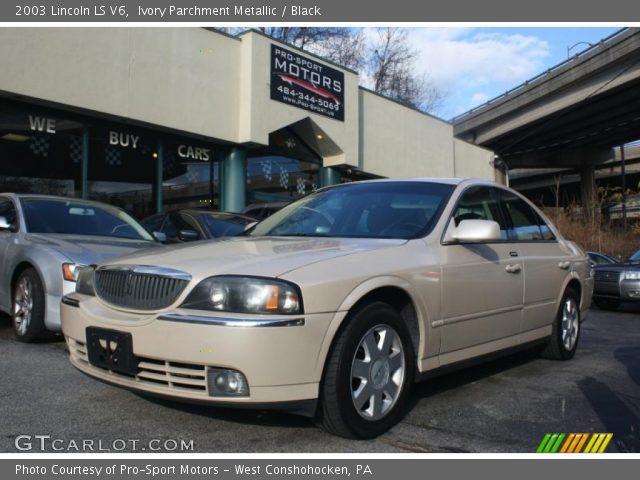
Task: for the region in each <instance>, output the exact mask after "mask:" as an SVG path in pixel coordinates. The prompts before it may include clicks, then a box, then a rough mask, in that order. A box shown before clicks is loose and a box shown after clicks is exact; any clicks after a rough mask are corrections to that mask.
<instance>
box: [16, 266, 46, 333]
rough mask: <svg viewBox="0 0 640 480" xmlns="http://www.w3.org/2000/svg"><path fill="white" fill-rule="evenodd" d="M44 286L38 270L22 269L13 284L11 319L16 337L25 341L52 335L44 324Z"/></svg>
mask: <svg viewBox="0 0 640 480" xmlns="http://www.w3.org/2000/svg"><path fill="white" fill-rule="evenodd" d="M44 313H45V299H44V287H43V285H42V281H41V280H40V276H39V275H38V272H36V271H35V269H33V268H27V269H26V270H24V271H23V272H22V273H21V274H20V276H19V277H18V279H17V280H16V283H15V285H14V286H13V292H12V297H11V319H12V323H13V330H14V332H15V334H16V338H17V339H18V340H19V341H21V342H25V343H31V342H41V341H45V340H49V339H51V338H52V337H53V332H51V331H49V330H47V327H45V325H44Z"/></svg>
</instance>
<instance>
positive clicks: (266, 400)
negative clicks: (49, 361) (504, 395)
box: [61, 178, 593, 438]
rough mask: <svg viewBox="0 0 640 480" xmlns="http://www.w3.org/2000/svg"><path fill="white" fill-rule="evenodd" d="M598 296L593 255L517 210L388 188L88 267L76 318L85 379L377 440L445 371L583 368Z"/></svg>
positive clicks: (517, 199) (456, 187)
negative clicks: (541, 363)
mask: <svg viewBox="0 0 640 480" xmlns="http://www.w3.org/2000/svg"><path fill="white" fill-rule="evenodd" d="M592 290H593V278H592V276H591V271H590V266H589V260H588V258H587V256H586V255H585V253H584V252H583V251H582V250H581V249H580V248H579V247H578V246H576V245H575V244H573V243H572V242H569V241H567V240H565V239H564V238H562V236H561V235H560V233H559V232H558V231H557V230H556V229H555V227H554V226H553V225H552V224H551V223H550V222H549V220H548V219H547V218H545V216H544V215H543V214H542V213H541V212H540V211H539V210H538V209H537V208H536V207H535V206H533V205H532V204H531V203H529V201H527V200H526V199H525V198H523V197H522V196H521V195H519V194H518V193H516V192H514V191H512V190H509V189H507V188H505V187H502V186H500V185H497V184H494V183H490V182H486V181H481V180H468V179H441V178H439V179H420V180H376V181H369V182H357V183H350V184H344V185H339V186H332V187H327V188H324V189H322V190H320V191H318V192H315V193H312V194H310V195H308V196H306V197H304V198H302V199H300V200H298V201H296V202H294V203H291V204H289V205H288V206H286V207H284V208H283V209H282V210H280V211H279V212H277V213H275V214H274V215H272V216H270V217H268V218H267V219H265V220H264V221H262V222H261V223H259V224H257V225H256V226H255V227H253V228H252V229H250V230H248V231H247V232H246V233H245V235H244V236H241V237H234V238H227V239H219V240H213V241H203V242H194V243H190V244H186V245H183V246H178V247H175V246H173V247H160V248H157V249H154V250H152V251H147V252H139V253H135V254H132V255H129V256H126V257H122V258H120V259H118V260H110V261H108V262H106V263H103V264H99V265H97V266H91V267H88V268H85V269H83V270H82V271H81V272H80V274H79V278H78V281H77V287H76V292H75V293H72V294H69V295H67V296H65V297H63V299H62V305H61V314H62V330H63V333H64V335H65V338H66V341H67V344H68V347H69V352H70V359H71V363H72V364H73V365H74V366H75V367H76V368H77V369H79V370H80V371H82V372H84V373H86V374H87V375H90V376H92V377H95V378H97V379H99V380H102V381H105V382H108V383H111V384H113V385H117V386H120V387H124V388H128V389H131V390H135V391H139V392H144V393H146V394H150V395H156V396H163V397H168V398H173V399H177V400H183V401H189V402H201V403H207V404H211V405H225V406H230V405H231V406H238V407H240V406H243V407H244V406H249V407H255V408H278V409H280V408H284V409H287V410H290V411H292V412H296V413H300V414H305V415H309V416H313V417H315V418H316V419H317V420H318V422H319V423H320V425H322V426H323V428H325V429H326V430H327V431H329V432H332V433H334V434H337V435H341V436H344V437H350V438H371V437H374V436H377V435H379V434H381V433H383V432H385V431H386V430H387V429H389V428H390V427H392V426H393V425H394V424H395V423H397V422H398V421H399V419H400V418H401V416H402V414H403V409H404V406H405V403H406V400H407V397H408V395H409V393H410V390H411V385H412V384H413V383H414V382H416V381H418V380H421V379H423V378H426V377H428V376H430V375H432V374H435V373H437V372H438V371H442V370H443V369H445V368H446V369H447V370H449V369H450V368H451V367H456V366H460V365H462V364H467V363H468V361H469V360H471V359H478V360H480V359H482V358H483V357H486V356H487V354H493V353H495V352H501V353H508V352H511V351H513V350H515V349H518V348H522V347H533V346H538V347H539V348H540V350H541V352H542V354H543V356H545V357H547V358H552V359H556V360H569V359H570V358H572V357H573V355H574V353H575V351H576V348H577V345H578V340H579V337H580V322H581V321H582V320H583V319H584V316H585V314H586V312H587V310H588V308H589V305H590V302H591V294H592ZM550 368H551V367H550Z"/></svg>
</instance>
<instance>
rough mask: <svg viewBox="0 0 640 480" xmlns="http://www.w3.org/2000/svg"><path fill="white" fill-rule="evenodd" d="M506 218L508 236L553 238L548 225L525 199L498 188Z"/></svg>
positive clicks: (527, 239)
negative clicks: (508, 226)
mask: <svg viewBox="0 0 640 480" xmlns="http://www.w3.org/2000/svg"><path fill="white" fill-rule="evenodd" d="M499 196H500V198H501V199H502V201H503V205H504V208H505V211H506V213H507V217H508V218H507V219H508V221H509V223H510V229H509V233H510V237H511V238H513V239H515V240H521V241H538V240H554V239H555V236H554V235H553V232H552V231H551V229H550V228H549V226H548V225H547V224H546V223H545V222H544V220H542V218H541V217H540V215H538V214H537V213H536V212H535V210H534V209H533V208H532V207H531V205H529V204H528V203H527V202H526V201H525V200H523V199H522V198H520V197H518V196H517V195H514V194H513V193H511V192H508V191H506V190H500V191H499Z"/></svg>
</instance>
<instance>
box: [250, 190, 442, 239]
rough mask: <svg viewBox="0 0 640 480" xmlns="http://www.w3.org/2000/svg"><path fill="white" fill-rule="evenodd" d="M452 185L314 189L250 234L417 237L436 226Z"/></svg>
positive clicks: (257, 226) (259, 225) (262, 223)
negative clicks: (315, 190)
mask: <svg viewBox="0 0 640 480" xmlns="http://www.w3.org/2000/svg"><path fill="white" fill-rule="evenodd" d="M452 191H453V186H452V185H446V184H441V183H431V182H406V181H404V182H365V183H353V184H347V185H340V186H336V187H330V188H327V189H324V190H321V191H319V192H316V193H312V194H310V195H308V196H306V197H304V198H302V199H300V200H298V201H297V202H294V203H291V204H289V205H287V206H286V207H284V208H283V209H282V210H280V211H279V212H276V213H274V214H273V215H272V216H270V217H269V218H267V219H265V220H264V221H262V222H261V223H259V224H258V225H256V227H255V228H254V229H253V231H252V232H251V233H250V235H251V236H265V235H272V236H309V237H361V238H404V239H409V238H416V237H421V236H424V235H426V234H427V233H429V232H430V231H431V229H432V228H433V226H434V224H435V223H436V221H437V220H438V217H439V216H440V213H441V211H442V208H443V207H444V205H445V203H446V200H447V199H448V198H449V195H450V194H451V192H452Z"/></svg>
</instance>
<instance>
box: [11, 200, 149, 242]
mask: <svg viewBox="0 0 640 480" xmlns="http://www.w3.org/2000/svg"><path fill="white" fill-rule="evenodd" d="M20 202H21V204H22V210H23V211H24V219H25V223H26V224H27V231H29V232H31V233H61V234H72V235H99V236H105V237H119V238H132V239H137V240H139V239H144V240H152V238H151V236H150V235H149V234H148V233H147V231H146V230H145V229H144V228H143V227H142V225H140V224H139V223H137V222H136V221H135V220H134V219H133V218H131V217H130V216H129V215H127V214H126V213H125V212H123V211H121V210H118V209H112V208H107V207H106V206H105V208H102V207H100V206H97V205H94V204H87V203H82V202H78V201H71V200H70V201H65V200H49V199H35V198H27V199H22V200H21V201H20Z"/></svg>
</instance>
